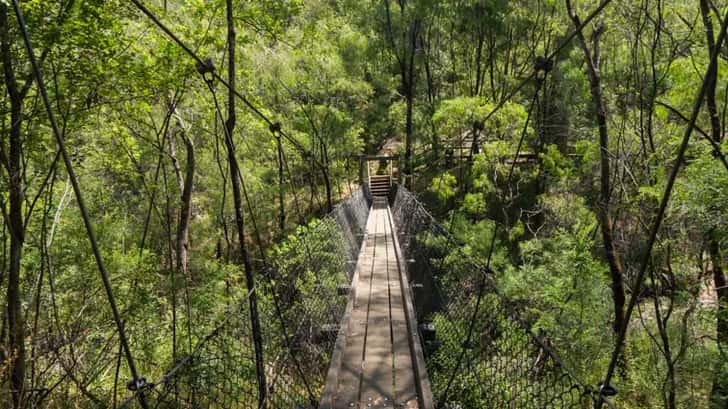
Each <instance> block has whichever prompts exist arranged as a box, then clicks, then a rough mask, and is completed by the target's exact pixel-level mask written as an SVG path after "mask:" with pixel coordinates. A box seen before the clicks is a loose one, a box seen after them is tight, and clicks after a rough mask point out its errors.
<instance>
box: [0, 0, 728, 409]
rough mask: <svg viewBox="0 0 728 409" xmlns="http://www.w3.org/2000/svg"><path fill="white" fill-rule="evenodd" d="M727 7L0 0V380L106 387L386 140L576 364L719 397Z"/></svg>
mask: <svg viewBox="0 0 728 409" xmlns="http://www.w3.org/2000/svg"><path fill="white" fill-rule="evenodd" d="M140 4H141V5H142V6H143V7H146V8H148V10H149V11H150V13H152V14H154V15H156V16H157V17H158V18H159V19H160V21H161V23H163V24H164V25H165V26H166V27H167V28H169V30H170V31H171V33H173V34H174V35H175V36H176V38H175V39H173V38H171V37H170V35H168V33H165V32H164V31H163V30H161V29H160V27H159V26H158V25H157V24H155V23H154V22H153V21H152V20H151V19H150V18H149V16H148V15H145V14H144V13H143V12H142V11H141V10H140V7H138V5H140ZM17 5H19V7H20V10H21V11H22V14H23V16H24V20H25V27H23V26H21V25H20V24H19V20H18V18H17V13H16V10H15V7H16V6H17ZM595 10H596V11H597V12H596V13H593V12H594V11H595ZM726 11H728V2H724V1H722V0H689V1H685V0H630V1H624V0H614V1H611V2H610V1H605V2H602V3H600V2H598V1H596V0H588V1H587V0H564V1H561V0H516V1H506V0H438V1H434V0H397V1H390V0H377V1H361V0H305V1H304V0H251V1H240V0H235V1H231V0H208V1H201V0H147V1H139V2H137V1H121V0H106V1H102V0H55V1H50V0H23V1H16V0H0V63H1V64H2V72H1V73H0V83H2V86H1V87H0V164H1V165H0V185H1V186H2V188H1V189H0V208H1V210H2V216H3V217H2V221H1V224H2V229H0V246H1V247H2V250H1V251H0V290H1V291H0V304H1V305H2V306H3V308H2V311H0V322H1V327H0V405H2V406H3V407H14V408H31V407H82V408H86V407H111V406H114V407H116V405H117V401H119V400H121V399H122V395H123V393H122V392H123V391H124V389H125V383H126V380H128V379H131V378H132V376H134V375H132V373H133V372H135V371H136V372H138V373H140V374H144V376H146V377H147V379H150V380H151V379H157V378H159V377H160V376H162V375H163V374H164V373H165V369H167V368H169V367H171V366H172V364H173V363H174V362H176V360H178V359H179V358H180V356H183V355H184V354H185V353H190V351H191V348H192V346H193V345H194V344H195V343H196V342H197V341H199V340H200V339H202V338H204V336H205V334H207V333H208V332H209V331H210V330H212V329H213V325H214V322H215V321H216V319H217V318H219V317H220V316H222V315H223V314H225V312H226V311H227V309H228V308H229V306H230V305H231V304H232V303H234V302H235V300H238V299H240V298H241V297H244V296H246V294H249V291H250V289H251V288H252V287H251V283H253V282H255V280H256V279H257V280H258V281H262V280H263V276H264V275H265V272H264V269H263V264H262V263H263V261H262V260H263V259H265V258H266V257H271V258H276V257H281V255H286V257H293V256H291V255H290V251H291V246H292V244H291V243H292V242H293V243H295V241H296V240H297V238H296V237H297V234H300V233H301V231H302V229H304V227H303V226H306V225H307V224H311V226H315V225H316V223H317V222H316V221H315V219H316V218H321V217H322V216H324V215H325V214H326V213H327V212H329V211H331V209H332V208H333V206H334V205H335V204H336V203H337V202H338V201H340V200H341V199H343V198H345V197H346V196H348V195H349V194H351V193H352V192H354V191H356V190H357V189H358V188H359V184H360V182H361V180H360V179H359V159H358V157H359V155H362V154H368V155H377V154H383V153H386V154H392V155H398V156H399V160H398V161H396V162H395V165H394V166H396V169H394V170H393V172H394V173H395V176H396V177H397V178H398V179H399V180H400V181H401V183H402V185H403V186H406V187H407V188H408V189H409V190H411V191H413V192H415V193H416V194H417V195H418V197H419V198H420V199H421V200H423V201H424V202H425V203H427V205H428V207H429V209H430V210H431V211H432V213H433V214H434V216H435V217H437V218H438V219H439V220H440V221H441V222H442V223H443V224H444V225H445V226H446V227H447V228H448V229H449V230H450V231H451V232H452V233H453V235H454V236H455V237H456V238H457V239H458V240H459V242H460V243H462V246H463V251H464V252H465V253H466V254H468V255H469V256H471V257H473V258H475V259H478V260H481V261H483V262H486V259H489V260H487V262H488V263H489V264H490V265H491V266H492V268H493V271H495V274H496V280H497V282H498V285H499V287H500V288H501V290H502V291H503V292H504V293H505V294H507V295H508V296H509V297H511V298H512V299H514V300H517V302H518V304H519V308H520V309H521V310H522V311H523V316H524V317H525V319H527V320H528V322H529V324H530V325H531V326H532V327H533V328H534V330H536V331H542V333H543V334H545V335H544V337H545V338H544V339H546V340H547V341H546V342H548V344H549V345H552V346H553V347H554V349H555V350H557V351H558V352H559V354H560V356H561V358H562V360H563V364H564V366H566V367H568V368H569V370H570V371H572V372H573V373H574V374H575V375H576V376H577V377H579V378H580V379H583V380H584V381H585V382H587V383H588V384H590V385H594V387H595V388H597V387H598V386H597V385H599V383H600V382H602V381H604V380H605V379H606V378H607V376H608V377H609V378H610V384H612V385H614V386H616V387H617V388H618V390H619V393H618V395H617V397H616V398H615V399H614V402H615V404H616V405H617V406H618V407H621V408H655V407H664V408H693V407H711V408H727V407H728V355H727V354H728V349H726V348H728V283H726V269H727V268H728V160H727V159H726V156H727V155H728V138H726V129H727V127H728V124H727V115H728V74H727V73H728V71H727V70H728V46H727V45H726V44H725V41H724V39H725V25H726V24H728V14H726ZM24 28H25V29H27V33H28V34H29V38H28V39H29V40H30V43H32V46H33V50H34V53H33V54H34V58H35V59H36V61H37V63H38V67H39V68H40V71H42V78H43V83H44V84H43V85H44V87H43V89H45V90H46V92H47V94H48V101H49V102H50V108H51V110H52V111H53V112H54V115H55V120H56V122H57V123H56V124H55V127H56V128H57V129H55V131H57V134H56V132H54V124H53V123H52V122H51V120H50V117H49V115H48V113H47V110H46V108H45V106H44V98H43V95H42V93H41V87H39V81H38V79H37V77H36V75H35V70H34V67H33V66H32V64H31V58H30V57H31V55H30V54H29V52H28V48H27V46H26V43H25V42H24V38H23V32H24ZM175 40H177V41H175ZM181 44H184V45H185V46H187V47H189V50H190V51H192V52H193V53H194V54H196V55H197V56H199V57H200V58H201V59H202V60H203V62H205V61H204V60H207V59H209V60H208V62H205V63H204V64H200V61H196V60H195V59H194V58H193V57H192V56H191V55H189V54H188V52H187V51H185V50H184V49H183V48H182V47H181ZM711 59H712V60H713V61H715V64H711ZM215 75H217V76H219V78H220V79H222V80H225V83H223V82H221V81H219V80H216V79H214V78H213V76H215ZM232 89H234V90H235V91H237V92H238V94H239V95H235V94H234V93H233V91H231V90H232ZM241 97H242V98H241ZM59 139H60V140H63V141H64V144H65V150H66V151H67V152H66V155H64V154H63V153H64V152H62V151H61V150H60V149H59V144H58V140H59ZM517 152H520V155H516V154H517ZM68 165H71V166H72V168H73V170H74V174H73V176H72V175H71V173H70V172H69V166H68ZM387 166H389V165H387V164H386V163H379V162H377V163H372V164H371V171H372V172H376V169H377V168H379V171H380V172H388V171H389V170H387V168H386V167H387ZM509 173H512V174H511V175H510V177H509ZM76 187H78V188H79V190H78V191H77V190H76ZM79 192H80V193H82V197H83V200H84V202H83V203H84V204H85V206H84V207H83V208H81V206H80V204H81V202H80V200H79V196H78V194H77V193H79ZM666 193H667V194H666ZM84 219H85V220H84ZM86 222H87V224H85V223H86ZM496 225H498V226H499V229H494V226H496ZM88 226H91V227H92V228H93V230H94V231H95V237H96V243H95V250H97V251H98V254H97V255H95V254H94V251H92V250H94V249H93V248H92V247H91V246H90V244H89V238H88V232H89V230H88V229H87V227H88ZM494 232H495V233H494ZM653 233H654V234H653ZM494 234H495V236H493V235H494ZM326 236H330V235H329V234H322V237H323V238H320V240H322V241H323V240H325V237H326ZM240 237H243V239H242V240H241V239H239V238H240ZM490 254H492V260H490V257H489V255H490ZM96 256H98V257H96ZM299 256H300V255H299ZM300 257H302V256H300ZM99 261H100V262H99ZM100 266H101V268H100ZM100 270H101V271H102V272H103V274H99V272H100ZM104 276H105V279H104ZM301 291H305V289H302V290H301ZM110 295H113V299H114V301H115V303H116V309H115V310H114V309H112V308H110V304H109V300H110V297H109V296H110ZM253 300H255V299H253ZM273 301H275V300H273ZM273 301H271V299H268V298H266V297H265V296H262V297H259V299H258V300H257V302H258V303H259V304H260V305H261V308H262V309H263V310H264V309H265V308H266V307H270V306H271V305H273ZM250 306H251V308H253V304H250ZM263 319H264V320H265V317H263ZM264 325H265V322H264ZM122 329H123V331H122ZM476 331H477V329H476ZM120 332H124V333H125V340H122V339H120V337H119V333H120ZM258 341H260V340H252V341H251V342H253V343H255V344H256V345H255V346H256V348H254V349H255V351H256V353H257V352H262V351H258V349H260V348H263V349H265V348H266V346H265V345H258ZM125 344H126V345H125ZM615 346H616V347H618V348H619V350H618V353H617V354H616V355H615V354H614V353H613V352H614V350H615ZM251 348H253V347H252V346H251ZM129 353H133V356H134V359H135V360H136V368H133V367H131V364H130V361H129V360H128V359H127V358H128V355H129ZM258 369H259V370H260V369H261V368H258ZM463 370H467V369H463ZM608 373H609V375H607V374H608ZM119 384H120V385H119ZM477 405H481V406H479V407H487V402H480V403H478V404H477Z"/></svg>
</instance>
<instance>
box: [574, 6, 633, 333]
mask: <svg viewBox="0 0 728 409" xmlns="http://www.w3.org/2000/svg"><path fill="white" fill-rule="evenodd" d="M566 7H567V9H568V11H569V17H571V20H572V22H573V23H574V27H575V28H576V27H579V26H580V25H581V22H580V20H579V17H578V16H577V15H576V13H575V12H574V9H573V8H572V6H571V1H569V0H566ZM601 30H602V28H601V27H599V26H597V27H595V29H594V33H593V38H592V42H593V48H594V50H593V53H592V51H590V50H589V46H588V45H587V43H586V39H585V38H584V34H583V33H582V32H581V31H579V32H578V34H577V39H578V42H579V46H580V47H581V49H582V51H583V52H584V57H585V59H586V65H587V74H588V77H589V85H590V90H591V96H592V102H593V104H594V110H595V113H596V121H597V126H598V128H599V153H600V168H601V189H600V196H599V203H598V205H597V206H596V212H597V217H598V219H599V224H600V225H601V231H602V241H603V242H604V250H605V255H606V258H607V262H608V263H609V275H610V279H611V281H612V285H611V286H612V302H613V304H614V322H613V325H612V327H613V329H614V332H615V333H617V332H619V331H620V329H621V328H622V326H623V325H624V319H625V317H624V314H625V306H624V304H625V300H626V296H625V289H624V272H623V268H622V262H621V260H620V257H619V253H618V252H617V248H616V246H615V244H614V227H613V221H612V216H611V214H610V203H609V202H610V195H611V186H610V179H609V178H610V163H609V134H608V131H607V113H606V110H605V106H604V98H603V96H602V86H601V77H600V73H599V35H600V34H601Z"/></svg>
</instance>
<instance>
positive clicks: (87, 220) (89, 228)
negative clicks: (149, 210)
mask: <svg viewBox="0 0 728 409" xmlns="http://www.w3.org/2000/svg"><path fill="white" fill-rule="evenodd" d="M12 2H13V9H14V10H15V16H16V17H17V19H18V25H19V26H20V32H21V34H22V36H23V42H24V44H25V49H26V51H27V52H28V58H29V59H30V64H31V67H32V71H33V76H34V77H35V79H36V83H37V84H38V90H39V91H40V94H41V99H42V100H43V105H45V109H46V113H47V114H48V120H49V121H50V123H51V128H52V129H53V135H54V137H55V139H56V143H57V144H58V149H59V151H60V152H61V156H62V157H63V163H64V164H65V166H66V171H67V172H68V178H69V179H70V181H71V186H72V187H73V192H74V194H75V196H76V201H77V202H78V208H79V211H80V213H81V218H82V219H83V223H84V226H85V228H86V235H87V236H88V239H89V242H90V244H91V250H92V252H93V254H94V259H95V260H96V266H97V268H98V270H99V273H100V275H101V281H102V282H103V286H104V290H105V291H106V297H107V299H108V303H109V306H110V307H111V313H112V315H113V317H114V323H115V324H116V329H117V332H118V333H119V339H120V341H121V345H122V347H123V349H124V355H125V357H126V361H127V365H128V366H129V372H130V373H131V376H132V384H133V386H134V387H135V388H136V389H142V388H143V387H144V386H145V385H144V379H143V378H140V377H139V373H138V372H137V368H136V365H135V363H134V357H133V355H132V353H131V348H130V347H129V341H128V339H127V337H126V332H125V331H124V324H123V322H122V320H121V316H120V314H119V309H118V307H117V305H116V299H115V298H114V292H113V289H112V287H111V281H110V279H109V273H108V270H107V269H106V264H105V263H104V260H103V258H102V257H101V250H100V248H99V245H98V241H97V240H96V233H95V231H94V228H93V224H92V222H91V217H90V216H89V212H88V210H87V208H86V202H85V200H84V197H83V193H82V192H81V187H80V185H79V182H78V178H77V176H76V172H75V171H74V170H73V164H72V163H71V158H70V156H69V155H68V150H67V149H66V143H65V141H64V139H63V136H62V135H61V132H60V128H59V127H58V121H57V120H56V116H55V113H54V111H53V107H52V105H51V101H50V98H49V97H48V91H47V89H46V87H45V83H44V81H43V74H42V73H41V69H40V65H39V64H38V60H37V59H36V56H35V51H34V50H33V45H32V43H31V41H30V36H29V35H28V29H27V27H26V24H25V19H24V18H23V12H22V11H21V9H20V4H18V0H12ZM139 403H140V405H141V406H142V408H144V409H146V408H147V401H146V397H145V395H144V393H143V392H141V393H139Z"/></svg>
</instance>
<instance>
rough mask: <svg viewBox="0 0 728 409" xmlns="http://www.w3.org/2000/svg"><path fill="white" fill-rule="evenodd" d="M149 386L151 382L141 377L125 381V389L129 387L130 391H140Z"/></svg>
mask: <svg viewBox="0 0 728 409" xmlns="http://www.w3.org/2000/svg"><path fill="white" fill-rule="evenodd" d="M150 386H151V384H147V380H146V379H145V378H142V377H139V378H136V379H132V380H130V381H129V382H127V383H126V389H129V390H130V391H140V390H142V389H145V388H147V387H150Z"/></svg>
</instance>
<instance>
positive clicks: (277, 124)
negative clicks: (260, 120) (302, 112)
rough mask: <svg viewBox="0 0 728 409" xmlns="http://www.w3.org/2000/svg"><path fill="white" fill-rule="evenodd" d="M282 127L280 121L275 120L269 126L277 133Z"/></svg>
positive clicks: (271, 130)
mask: <svg viewBox="0 0 728 409" xmlns="http://www.w3.org/2000/svg"><path fill="white" fill-rule="evenodd" d="M281 128H282V127H281V123H280V122H273V123H271V124H270V126H269V127H268V129H270V132H271V133H273V134H276V135H277V134H278V133H279V132H280V131H281Z"/></svg>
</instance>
